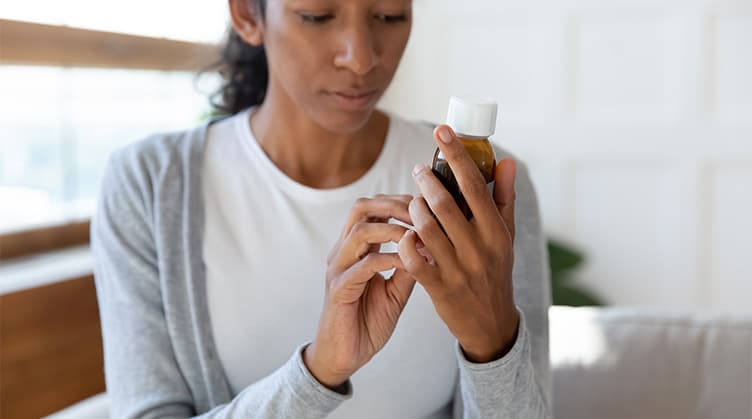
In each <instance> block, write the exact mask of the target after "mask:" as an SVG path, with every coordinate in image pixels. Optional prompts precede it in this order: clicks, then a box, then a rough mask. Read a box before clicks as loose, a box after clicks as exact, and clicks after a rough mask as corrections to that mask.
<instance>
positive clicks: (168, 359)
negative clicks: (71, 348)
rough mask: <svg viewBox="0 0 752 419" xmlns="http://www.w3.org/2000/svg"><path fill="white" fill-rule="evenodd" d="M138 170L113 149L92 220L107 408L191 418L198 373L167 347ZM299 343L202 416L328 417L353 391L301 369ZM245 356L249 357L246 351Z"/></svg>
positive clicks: (121, 414)
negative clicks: (190, 379)
mask: <svg viewBox="0 0 752 419" xmlns="http://www.w3.org/2000/svg"><path fill="white" fill-rule="evenodd" d="M143 172H144V169H143V168H142V167H139V163H138V159H137V158H135V157H134V156H133V153H132V152H130V151H128V152H120V153H117V154H116V155H114V156H113V158H112V159H111V161H110V164H109V165H108V169H107V172H106V175H105V178H104V181H103V187H102V193H101V196H100V199H99V204H98V210H97V213H96V215H95V216H94V218H93V221H92V229H91V237H92V248H93V252H94V256H95V260H96V266H95V278H96V285H97V295H98V299H99V307H100V313H101V321H102V334H103V341H104V353H105V375H106V382H107V393H108V398H109V400H110V406H111V414H112V417H117V418H135V417H139V418H141V417H145V418H152V417H155V418H156V417H192V416H195V415H196V414H197V412H196V411H195V407H194V401H193V400H194V398H193V395H192V392H191V390H190V388H189V386H188V384H187V381H186V378H185V377H184V375H185V374H193V373H198V371H184V370H182V369H181V368H180V367H179V365H178V362H177V360H176V356H175V352H174V350H173V347H172V345H173V340H172V339H171V337H170V330H169V327H168V324H167V322H166V318H165V314H164V312H165V304H164V303H163V301H164V299H165V295H163V294H162V287H161V285H160V281H161V280H163V279H164V278H160V275H159V271H160V261H159V259H158V256H157V251H156V246H155V237H154V235H153V231H154V225H153V223H154V222H155V221H154V220H155V219H158V217H157V216H156V215H155V214H154V213H153V211H152V210H151V205H150V199H151V198H150V195H151V194H152V193H153V192H152V189H153V188H154V186H153V184H152V183H151V181H150V180H149V179H148V176H144V175H143V174H142V173H143ZM171 309H174V308H171ZM186 314H187V313H186ZM303 348H304V345H301V346H299V347H298V348H297V349H296V351H295V352H294V353H293V354H292V356H291V357H290V359H289V360H288V361H287V362H286V363H285V364H284V365H282V366H280V368H279V369H277V370H276V371H275V372H273V373H272V374H270V375H269V376H267V377H265V378H264V379H262V380H260V381H258V382H256V383H254V384H253V385H251V386H249V387H248V388H246V389H245V390H244V391H243V392H241V393H240V394H239V395H238V396H237V397H235V398H234V399H233V400H231V401H230V402H229V403H227V404H223V405H221V406H217V407H215V408H214V409H212V410H211V411H209V412H206V413H204V414H203V415H201V417H207V418H208V417H212V418H220V417H241V416H242V417H248V418H282V417H290V418H323V417H326V415H327V414H329V413H330V412H331V411H333V410H334V409H335V408H336V407H337V406H339V405H340V404H341V403H342V402H343V401H344V400H346V399H348V398H350V397H351V394H352V388H351V387H350V386H348V391H347V394H339V393H336V392H334V391H332V390H330V389H328V388H326V387H324V386H322V385H321V384H320V383H319V382H318V381H316V379H315V378H314V377H313V376H312V375H311V374H310V372H309V371H308V370H307V369H306V367H305V365H304V363H303V360H302V357H301V353H302V350H303ZM248 362H253V359H252V354H249V361H248ZM198 368H200V367H199V366H196V369H198ZM348 384H349V383H348Z"/></svg>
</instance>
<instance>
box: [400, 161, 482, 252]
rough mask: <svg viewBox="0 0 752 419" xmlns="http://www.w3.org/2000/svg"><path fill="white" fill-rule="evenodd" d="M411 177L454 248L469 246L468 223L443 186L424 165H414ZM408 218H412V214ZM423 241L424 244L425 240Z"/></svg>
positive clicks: (469, 233) (470, 240)
mask: <svg viewBox="0 0 752 419" xmlns="http://www.w3.org/2000/svg"><path fill="white" fill-rule="evenodd" d="M413 176H414V177H415V183H416V184H417V185H418V188H419V189H420V191H421V193H422V196H423V199H425V202H426V203H427V204H428V206H429V207H430V208H431V211H432V212H433V213H434V214H436V218H438V219H439V223H441V227H443V228H444V231H446V235H447V236H448V237H449V240H450V241H451V242H452V244H453V245H454V247H455V248H456V249H460V248H463V246H468V245H470V244H471V242H472V240H473V239H472V228H471V226H470V223H469V222H468V221H467V219H466V218H465V216H464V214H462V211H461V210H460V208H459V207H458V206H457V203H456V202H455V201H454V198H453V197H452V195H451V194H450V193H449V192H448V191H447V190H446V188H445V187H444V185H442V184H441V182H440V181H439V179H437V178H436V176H435V175H434V174H433V172H432V171H430V170H428V167H426V165H424V164H418V165H416V167H415V169H414V171H413ZM413 202H414V201H413ZM411 205H412V204H411ZM409 209H410V208H409V207H408V210H409ZM410 217H412V214H411V215H410ZM416 223H417V221H415V220H413V225H416ZM421 239H425V237H423V234H421ZM423 241H424V242H425V240H423ZM426 244H427V243H426ZM435 256H438V255H435Z"/></svg>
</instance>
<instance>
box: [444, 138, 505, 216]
mask: <svg viewBox="0 0 752 419" xmlns="http://www.w3.org/2000/svg"><path fill="white" fill-rule="evenodd" d="M434 139H435V140H436V143H437V144H438V146H439V149H440V150H441V153H442V154H443V155H444V158H445V159H446V161H447V162H448V163H449V167H450V168H451V169H452V173H454V177H455V178H457V183H458V184H459V186H460V191H461V192H462V195H463V196H464V197H465V201H467V205H468V206H469V207H470V210H471V211H472V212H473V216H474V217H475V218H476V219H477V220H478V222H479V223H480V225H481V226H490V225H492V223H494V222H498V214H497V213H496V208H495V206H494V202H493V199H492V197H491V196H490V194H489V192H488V186H487V183H486V180H485V179H484V178H483V174H481V172H480V170H479V169H478V166H477V165H476V164H475V162H474V161H473V159H472V158H471V157H470V154H469V153H468V152H467V150H466V149H465V146H464V145H463V144H462V141H461V140H460V139H459V138H457V136H456V135H455V133H454V131H453V130H452V128H451V127H449V126H448V125H439V126H438V127H436V129H435V130H434ZM445 141H448V142H445Z"/></svg>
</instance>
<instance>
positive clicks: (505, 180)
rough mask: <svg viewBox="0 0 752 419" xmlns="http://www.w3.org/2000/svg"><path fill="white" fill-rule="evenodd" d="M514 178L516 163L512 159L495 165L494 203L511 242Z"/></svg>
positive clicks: (512, 235) (512, 236)
mask: <svg viewBox="0 0 752 419" xmlns="http://www.w3.org/2000/svg"><path fill="white" fill-rule="evenodd" d="M516 176H517V163H516V162H515V161H514V159H511V158H505V159H502V160H501V161H500V162H499V163H498V164H497V165H496V171H495V173H494V179H495V181H496V185H495V186H494V202H495V203H496V208H497V209H498V210H499V214H501V218H502V219H503V220H504V224H505V225H506V227H507V230H508V231H509V234H510V236H511V239H512V240H514V203H515V201H516V199H517V193H516V192H515V190H514V180H515V178H516Z"/></svg>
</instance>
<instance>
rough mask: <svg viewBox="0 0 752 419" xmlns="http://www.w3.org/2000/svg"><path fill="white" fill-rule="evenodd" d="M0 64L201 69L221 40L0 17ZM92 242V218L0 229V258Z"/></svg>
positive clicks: (215, 57) (214, 58)
mask: <svg viewBox="0 0 752 419" xmlns="http://www.w3.org/2000/svg"><path fill="white" fill-rule="evenodd" d="M0 51H2V54H1V55H0V65H32V66H55V67H84V68H85V67H91V68H109V69H128V70H135V69H139V70H162V71H201V70H206V69H208V68H210V66H212V65H214V64H215V63H216V62H217V61H218V60H219V58H220V52H219V47H218V45H214V44H206V43H198V42H187V41H179V40H172V39H165V38H154V37H147V36H138V35H129V34H123V33H117V32H105V31H99V30H90V29H82V28H74V27H69V26H63V25H48V24H41V23H34V22H26V21H18V20H9V19H0ZM88 243H89V220H88V219H86V220H68V221H66V222H63V223H59V224H51V225H48V226H44V227H32V228H22V229H19V230H18V231H11V232H4V233H0V261H7V260H8V259H15V258H20V257H27V256H32V255H35V254H40V253H45V252H50V251H54V250H59V249H63V248H66V247H71V246H78V245H86V244H88Z"/></svg>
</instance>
